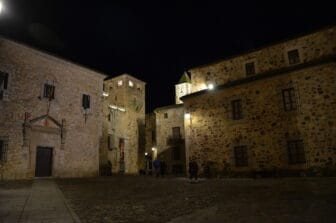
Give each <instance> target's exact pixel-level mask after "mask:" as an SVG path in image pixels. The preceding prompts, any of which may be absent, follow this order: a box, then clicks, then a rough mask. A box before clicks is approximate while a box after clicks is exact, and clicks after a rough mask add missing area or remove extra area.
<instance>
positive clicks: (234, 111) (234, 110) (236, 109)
mask: <svg viewBox="0 0 336 223" xmlns="http://www.w3.org/2000/svg"><path fill="white" fill-rule="evenodd" d="M230 105H231V116H232V120H240V119H243V118H244V115H243V101H242V99H234V100H231V101H230ZM237 105H238V106H237Z"/></svg>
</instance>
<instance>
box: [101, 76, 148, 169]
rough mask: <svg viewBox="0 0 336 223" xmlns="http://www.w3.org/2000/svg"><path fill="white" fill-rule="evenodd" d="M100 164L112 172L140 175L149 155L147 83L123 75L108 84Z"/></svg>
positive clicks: (105, 88) (110, 80) (112, 79)
mask: <svg viewBox="0 0 336 223" xmlns="http://www.w3.org/2000/svg"><path fill="white" fill-rule="evenodd" d="M104 92H106V93H107V94H106V97H105V98H104V103H103V104H104V105H103V115H104V121H103V140H102V144H101V148H100V161H101V162H100V163H101V166H103V165H105V164H106V163H107V162H108V161H110V163H111V164H112V172H114V173H127V174H136V173H138V171H139V168H141V165H142V164H143V163H144V156H143V154H144V153H145V83H144V82H143V81H140V80H138V79H136V78H135V77H133V76H131V75H128V74H123V75H120V76H117V77H113V78H111V79H107V80H105V82H104Z"/></svg>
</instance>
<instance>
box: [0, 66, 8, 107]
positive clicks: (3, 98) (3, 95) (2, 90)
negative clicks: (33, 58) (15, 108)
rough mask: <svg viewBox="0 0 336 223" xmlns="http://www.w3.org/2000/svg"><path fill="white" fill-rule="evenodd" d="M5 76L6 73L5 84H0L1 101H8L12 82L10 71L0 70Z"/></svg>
mask: <svg viewBox="0 0 336 223" xmlns="http://www.w3.org/2000/svg"><path fill="white" fill-rule="evenodd" d="M0 73H2V74H3V75H4V76H5V75H6V76H7V77H6V79H5V80H6V82H4V84H3V86H0V87H1V88H0V101H8V92H9V89H10V84H11V75H10V74H9V73H8V72H5V71H2V70H0Z"/></svg>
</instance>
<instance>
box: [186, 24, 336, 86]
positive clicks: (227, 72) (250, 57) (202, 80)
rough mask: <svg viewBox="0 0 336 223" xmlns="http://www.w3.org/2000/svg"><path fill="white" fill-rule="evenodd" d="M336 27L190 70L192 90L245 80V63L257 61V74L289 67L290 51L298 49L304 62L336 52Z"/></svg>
mask: <svg viewBox="0 0 336 223" xmlns="http://www.w3.org/2000/svg"><path fill="white" fill-rule="evenodd" d="M335 39H336V27H332V28H328V29H324V30H321V31H320V32H316V33H312V34H309V35H306V36H303V37H299V38H295V39H291V40H289V41H286V42H282V43H279V44H274V45H271V46H269V47H265V48H261V49H258V50H254V51H251V52H248V53H245V54H242V55H237V56H233V57H231V58H228V59H225V60H221V61H218V62H215V63H212V64H208V65H204V66H200V67H196V68H193V69H190V70H189V72H190V73H191V83H192V91H193V92H197V91H200V90H203V89H205V88H206V84H207V83H213V84H215V85H220V84H224V83H227V82H230V81H234V80H237V79H241V78H244V77H246V71H245V64H246V63H249V62H254V64H255V71H256V73H257V74H259V73H264V72H268V71H271V70H275V69H280V68H285V67H287V66H288V57H287V52H288V51H290V50H293V49H298V50H299V54H300V58H301V62H309V61H313V60H315V59H316V58H320V57H324V56H328V55H331V54H335V53H336V41H335Z"/></svg>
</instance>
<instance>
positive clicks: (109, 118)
mask: <svg viewBox="0 0 336 223" xmlns="http://www.w3.org/2000/svg"><path fill="white" fill-rule="evenodd" d="M107 120H108V121H109V122H111V114H108V116H107Z"/></svg>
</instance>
